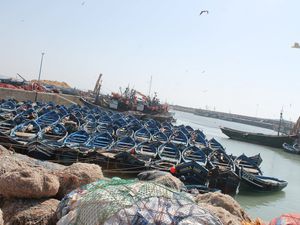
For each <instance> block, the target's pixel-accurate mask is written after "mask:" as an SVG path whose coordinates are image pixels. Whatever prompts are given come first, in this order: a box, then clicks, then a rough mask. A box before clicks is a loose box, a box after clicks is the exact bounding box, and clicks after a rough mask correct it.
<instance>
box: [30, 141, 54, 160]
mask: <svg viewBox="0 0 300 225" xmlns="http://www.w3.org/2000/svg"><path fill="white" fill-rule="evenodd" d="M26 147H27V153H26V154H27V155H28V156H30V157H32V158H35V159H39V160H52V159H54V158H55V147H53V146H51V145H48V144H46V143H44V142H41V141H36V140H35V141H32V142H30V143H28V144H27V145H26Z"/></svg>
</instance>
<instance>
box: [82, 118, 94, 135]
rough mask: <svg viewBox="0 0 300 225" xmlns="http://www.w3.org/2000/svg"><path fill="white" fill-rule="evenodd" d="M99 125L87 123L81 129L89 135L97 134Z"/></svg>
mask: <svg viewBox="0 0 300 225" xmlns="http://www.w3.org/2000/svg"><path fill="white" fill-rule="evenodd" d="M97 126H98V124H97V123H96V122H91V121H87V122H86V123H84V124H82V125H81V129H82V130H84V131H86V132H87V133H88V134H92V133H95V131H96V129H97Z"/></svg>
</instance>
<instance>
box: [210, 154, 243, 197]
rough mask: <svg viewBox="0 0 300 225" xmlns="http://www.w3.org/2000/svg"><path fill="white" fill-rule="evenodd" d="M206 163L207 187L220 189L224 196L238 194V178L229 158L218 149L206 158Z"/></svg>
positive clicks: (232, 162)
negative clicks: (208, 172)
mask: <svg viewBox="0 0 300 225" xmlns="http://www.w3.org/2000/svg"><path fill="white" fill-rule="evenodd" d="M208 161H209V163H208V167H209V170H210V174H209V187H210V188H218V189H221V190H222V193H226V194H231V193H232V194H236V193H238V191H239V186H240V177H239V176H238V175H237V174H236V164H235V163H234V161H233V160H232V159H231V157H230V156H228V155H227V154H226V152H224V151H223V150H220V149H218V150H215V151H213V152H212V153H211V154H210V155H209V156H208ZM209 164H210V165H209Z"/></svg>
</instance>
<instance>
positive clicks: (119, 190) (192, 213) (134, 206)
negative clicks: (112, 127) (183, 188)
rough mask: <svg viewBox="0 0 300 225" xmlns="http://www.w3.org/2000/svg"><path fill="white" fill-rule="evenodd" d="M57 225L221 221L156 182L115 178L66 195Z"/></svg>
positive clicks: (189, 200) (206, 222) (181, 224)
mask: <svg viewBox="0 0 300 225" xmlns="http://www.w3.org/2000/svg"><path fill="white" fill-rule="evenodd" d="M57 213H58V216H59V218H60V220H59V222H58V223H57V224H58V225H65V224H72V225H75V224H78V225H81V224H89V225H98V224H104V225H113V224H124V225H127V224H128V225H129V224H130V225H148V224H149V225H150V224H160V225H164V224H174V225H175V224H178V225H183V224H185V225H186V224H196V225H197V224H199V225H200V224H211V225H214V224H215V225H221V224H222V223H221V222H220V221H219V219H217V218H216V217H214V216H212V215H211V214H210V213H209V212H208V211H206V210H205V209H203V208H201V207H199V206H198V205H196V204H195V203H194V200H193V198H192V197H191V196H190V195H189V194H187V193H183V192H177V191H176V190H174V189H171V188H168V187H166V186H163V185H161V184H157V183H154V182H145V181H138V180H123V179H120V178H113V179H112V180H110V181H105V180H100V181H97V182H94V183H91V184H88V185H86V186H84V187H82V188H80V189H77V190H75V191H73V192H71V193H70V194H69V195H67V196H66V197H65V198H64V199H63V200H62V201H61V203H60V205H59V208H58V212H57Z"/></svg>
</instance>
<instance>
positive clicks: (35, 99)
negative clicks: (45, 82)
mask: <svg viewBox="0 0 300 225" xmlns="http://www.w3.org/2000/svg"><path fill="white" fill-rule="evenodd" d="M44 55H45V53H44V52H42V57H41V63H40V72H39V77H38V81H37V82H38V84H40V80H41V73H42V66H43V59H44ZM37 95H38V92H37V90H35V98H34V101H35V102H36V101H37Z"/></svg>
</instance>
